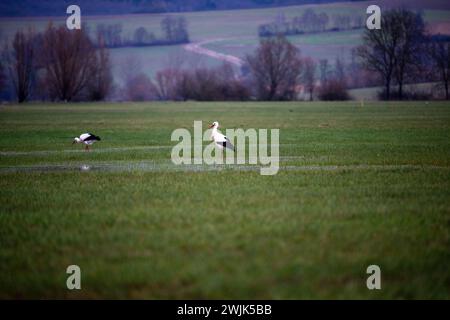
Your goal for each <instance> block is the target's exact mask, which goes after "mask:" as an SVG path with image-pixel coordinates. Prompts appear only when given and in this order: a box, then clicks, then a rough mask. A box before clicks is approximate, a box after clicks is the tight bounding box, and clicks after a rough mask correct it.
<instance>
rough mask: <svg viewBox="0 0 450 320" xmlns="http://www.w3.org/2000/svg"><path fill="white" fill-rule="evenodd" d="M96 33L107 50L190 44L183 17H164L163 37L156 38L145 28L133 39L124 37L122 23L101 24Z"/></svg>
mask: <svg viewBox="0 0 450 320" xmlns="http://www.w3.org/2000/svg"><path fill="white" fill-rule="evenodd" d="M96 31H97V33H96V34H97V35H100V36H101V38H102V39H103V41H104V45H105V46H106V47H107V48H120V47H143V46H162V45H175V44H182V43H188V42H189V33H188V29H187V22H186V19H185V18H184V17H182V16H166V17H164V18H163V19H162V20H161V33H162V36H161V37H158V36H156V35H155V34H154V33H153V32H150V31H148V30H147V29H146V28H144V27H139V28H137V29H135V30H134V32H133V33H132V36H131V37H129V36H128V37H127V36H124V35H123V28H122V25H121V24H120V23H116V24H110V25H105V24H99V25H97V30H96Z"/></svg>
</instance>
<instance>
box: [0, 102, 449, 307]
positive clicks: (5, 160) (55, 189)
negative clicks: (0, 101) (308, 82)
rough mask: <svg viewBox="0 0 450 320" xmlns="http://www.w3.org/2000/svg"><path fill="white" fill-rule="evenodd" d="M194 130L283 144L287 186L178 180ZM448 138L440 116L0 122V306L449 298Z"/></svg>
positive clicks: (31, 108) (203, 176) (276, 181)
mask: <svg viewBox="0 0 450 320" xmlns="http://www.w3.org/2000/svg"><path fill="white" fill-rule="evenodd" d="M194 120H203V122H204V128H206V125H207V123H209V122H211V121H214V120H218V121H219V122H220V123H221V125H222V127H223V128H222V130H225V128H239V127H241V128H279V129H280V144H281V147H280V156H281V168H280V172H279V173H278V174H277V175H276V176H261V175H259V172H258V171H242V170H236V169H234V168H233V167H232V166H231V167H227V168H225V169H224V170H217V168H209V169H210V171H201V170H199V171H194V170H190V169H189V168H187V169H186V170H184V171H179V170H178V168H177V167H175V166H174V165H171V163H170V152H171V145H174V144H175V143H174V142H171V141H170V134H171V132H172V131H173V130H174V129H175V128H178V127H185V128H188V129H191V130H192V125H193V121H194ZM85 131H92V132H93V133H95V134H97V135H99V136H101V137H102V141H101V142H99V143H98V144H96V145H94V147H93V151H92V152H90V153H86V152H84V151H82V150H81V146H80V145H77V146H72V145H71V141H72V138H73V137H74V136H75V135H78V134H80V133H82V132H85ZM449 138H450V108H449V106H448V104H445V103H426V102H415V103H410V102H408V103H373V104H372V103H366V104H365V105H364V106H361V105H360V104H359V103H355V102H351V103H153V104H64V105H50V106H47V105H40V104H36V105H34V104H33V105H24V106H2V107H0V243H1V246H0V297H1V298H75V297H83V298H369V299H371V298H447V299H448V298H449V297H450V292H449V291H450V289H449V288H450V286H449V284H450V272H449V263H450V254H449V251H448V248H449V247H450V157H449V154H450V139H449ZM83 165H89V166H91V167H92V168H93V169H92V170H90V171H89V170H88V171H81V170H79V169H78V168H80V167H81V166H83ZM128 166H129V169H127V168H128ZM65 168H67V169H68V170H65ZM96 168H103V170H96ZM25 169H26V170H25ZM204 169H205V170H208V168H207V167H206V166H204ZM70 264H77V265H79V266H80V267H81V270H82V290H80V291H72V292H71V291H69V290H67V289H66V288H65V281H66V276H67V275H66V273H65V269H66V267H67V266H68V265H70ZM370 264H377V265H379V266H380V267H381V271H382V290H380V291H369V290H368V289H367V288H366V277H367V275H366V273H365V271H366V268H367V266H368V265H370Z"/></svg>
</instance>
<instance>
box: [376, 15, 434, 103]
mask: <svg viewBox="0 0 450 320" xmlns="http://www.w3.org/2000/svg"><path fill="white" fill-rule="evenodd" d="M383 19H384V17H383ZM394 19H395V22H396V23H398V24H399V25H400V26H399V27H400V30H401V41H400V43H399V45H398V49H397V51H396V53H395V55H396V63H395V67H394V75H395V79H396V82H397V85H398V98H399V99H402V98H403V85H404V82H405V77H406V76H407V75H408V74H411V73H414V72H415V71H416V70H419V69H420V67H421V61H422V59H423V56H424V50H423V42H424V38H425V37H424V32H425V31H424V30H425V26H424V22H423V19H422V16H421V15H420V14H419V13H414V12H412V11H408V10H405V9H400V10H397V11H394Z"/></svg>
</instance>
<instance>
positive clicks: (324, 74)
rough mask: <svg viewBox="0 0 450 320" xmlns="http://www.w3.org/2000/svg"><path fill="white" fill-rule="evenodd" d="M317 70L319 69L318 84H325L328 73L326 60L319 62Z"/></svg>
mask: <svg viewBox="0 0 450 320" xmlns="http://www.w3.org/2000/svg"><path fill="white" fill-rule="evenodd" d="M319 68H320V82H321V83H325V82H327V80H328V76H329V73H330V70H329V66H328V59H321V60H320V61H319Z"/></svg>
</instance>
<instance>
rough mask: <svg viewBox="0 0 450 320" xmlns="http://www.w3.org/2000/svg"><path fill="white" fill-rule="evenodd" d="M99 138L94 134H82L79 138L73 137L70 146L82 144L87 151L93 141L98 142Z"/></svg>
mask: <svg viewBox="0 0 450 320" xmlns="http://www.w3.org/2000/svg"><path fill="white" fill-rule="evenodd" d="M100 140H101V139H100V137H99V136H96V135H95V134H92V133H83V134H82V135H80V136H79V137H75V138H74V139H73V142H72V144H74V143H83V144H84V145H85V146H86V147H85V150H86V151H89V146H90V145H91V144H93V143H94V142H95V141H100Z"/></svg>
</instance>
